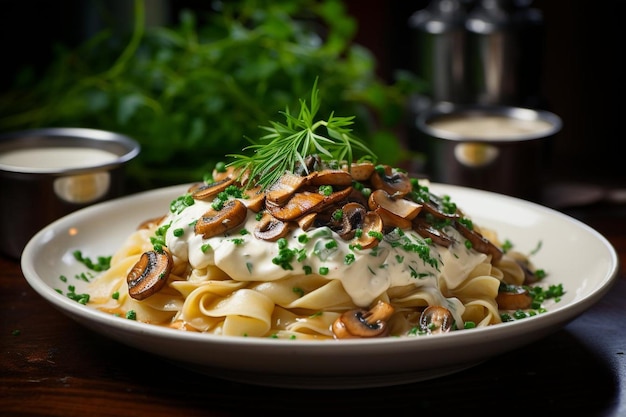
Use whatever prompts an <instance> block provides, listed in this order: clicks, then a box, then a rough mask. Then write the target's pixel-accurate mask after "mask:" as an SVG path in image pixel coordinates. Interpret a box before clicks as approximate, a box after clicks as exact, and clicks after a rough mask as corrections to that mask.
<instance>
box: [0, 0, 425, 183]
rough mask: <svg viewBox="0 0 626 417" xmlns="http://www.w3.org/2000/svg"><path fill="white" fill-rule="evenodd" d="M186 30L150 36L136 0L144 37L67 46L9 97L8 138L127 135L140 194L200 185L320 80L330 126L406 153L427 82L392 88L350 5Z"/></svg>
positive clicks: (335, 1) (264, 13) (260, 12)
mask: <svg viewBox="0 0 626 417" xmlns="http://www.w3.org/2000/svg"><path fill="white" fill-rule="evenodd" d="M213 4H215V5H216V6H217V8H216V9H215V10H213V11H211V12H207V13H205V14H203V15H202V16H199V15H198V14H197V13H195V12H193V11H190V10H184V11H183V12H182V13H181V14H180V17H179V19H178V22H177V23H176V24H173V25H171V26H157V27H149V26H146V25H145V22H144V19H145V14H146V10H145V9H144V8H145V7H146V3H144V1H143V0H135V2H134V23H133V28H132V29H133V30H132V33H118V32H116V31H114V30H111V29H107V30H104V31H102V32H100V33H98V34H96V35H95V36H93V37H91V38H90V39H88V40H87V41H86V42H85V43H84V44H81V45H80V46H79V47H77V48H74V49H69V48H59V49H58V52H57V55H56V56H55V57H54V59H53V62H52V63H51V65H50V66H49V67H48V68H47V69H46V71H45V73H44V74H43V75H37V76H35V73H34V72H33V71H31V70H29V69H28V68H25V69H24V71H22V72H20V74H19V76H18V77H17V79H16V80H15V82H14V84H12V85H11V88H10V89H9V91H7V92H6V93H4V94H3V95H2V96H1V97H0V131H13V130H19V129H26V128H35V127H52V126H78V127H90V128H98V129H106V130H111V131H115V132H120V133H124V134H127V135H129V136H131V137H133V138H134V139H136V140H137V141H138V142H140V144H141V146H142V152H141V155H140V156H139V157H138V158H137V159H136V160H135V161H133V163H132V164H131V165H130V167H129V171H128V173H129V177H130V178H131V181H132V183H133V184H132V185H131V187H132V188H134V189H146V188H152V187H156V186H163V185H169V184H178V183H183V182H189V181H196V180H198V179H200V178H201V177H202V175H203V174H204V173H205V172H206V171H208V170H210V169H211V168H212V167H213V166H214V164H215V163H216V162H218V161H221V160H224V155H226V154H230V153H239V152H241V150H242V148H244V147H246V146H248V145H249V144H250V140H252V141H254V140H255V139H256V138H258V137H259V136H261V135H262V131H261V130H260V126H264V125H267V124H268V122H269V121H271V120H275V119H277V118H279V119H282V116H281V115H280V112H281V111H284V110H285V109H287V108H293V109H294V110H296V111H297V107H298V106H299V99H301V98H306V97H308V96H309V95H310V93H311V89H312V87H313V84H314V82H315V79H316V78H318V80H319V81H318V88H319V90H320V110H319V115H320V117H328V116H329V115H330V114H331V113H332V112H334V114H335V115H336V116H355V124H354V126H353V129H354V132H353V133H354V134H355V135H356V136H357V137H359V138H361V139H362V140H363V141H364V142H365V143H366V144H368V146H369V147H370V148H371V149H372V150H373V151H374V153H376V154H377V155H378V157H379V158H380V159H381V160H384V161H385V162H387V163H390V164H396V163H398V162H399V161H400V160H401V159H402V155H403V154H404V155H405V154H406V150H405V149H403V145H402V141H401V139H399V138H398V135H397V133H396V129H397V127H398V126H399V125H401V124H402V119H403V117H404V114H405V111H406V109H405V107H406V102H407V97H408V96H409V95H410V94H412V93H413V92H416V91H419V89H420V83H419V80H417V79H415V77H413V76H412V75H411V74H410V73H409V72H400V73H398V74H396V76H395V77H394V81H393V82H392V83H389V82H386V81H383V80H381V79H380V78H379V77H378V76H377V74H376V66H377V63H376V60H375V58H374V55H373V54H372V53H371V51H369V50H368V49H367V48H365V47H362V46H359V45H358V44H355V43H354V42H353V38H354V35H355V31H356V29H357V22H356V21H355V20H354V19H353V18H352V17H351V16H350V15H349V14H348V13H347V11H346V9H345V7H344V5H343V3H342V2H341V1H340V0H322V1H314V0H296V1H294V0H279V1H276V0H274V1H269V0H256V1H255V0H238V1H225V2H215V3H213Z"/></svg>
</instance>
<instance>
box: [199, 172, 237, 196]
mask: <svg viewBox="0 0 626 417" xmlns="http://www.w3.org/2000/svg"><path fill="white" fill-rule="evenodd" d="M234 182H235V179H234V178H233V177H225V178H223V179H221V180H219V181H216V182H213V183H211V184H204V183H201V184H197V185H195V186H192V187H191V188H189V192H190V193H191V196H192V197H193V198H194V199H195V200H209V199H211V198H213V197H215V196H216V195H218V194H219V193H221V192H222V191H224V190H225V189H226V188H228V186H230V185H233V184H234Z"/></svg>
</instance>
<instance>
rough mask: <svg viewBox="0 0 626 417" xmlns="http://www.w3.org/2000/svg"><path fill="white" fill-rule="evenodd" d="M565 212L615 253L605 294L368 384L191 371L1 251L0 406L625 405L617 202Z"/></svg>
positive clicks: (334, 411)
mask: <svg viewBox="0 0 626 417" xmlns="http://www.w3.org/2000/svg"><path fill="white" fill-rule="evenodd" d="M565 212H566V213H567V214H569V215H571V216H573V217H576V218H578V219H579V220H582V221H583V222H585V223H587V224H589V225H590V226H591V227H593V228H594V229H596V230H597V231H599V232H600V233H602V234H603V235H604V236H606V237H607V239H608V240H609V241H610V242H611V243H612V244H613V246H614V247H615V248H616V250H617V252H618V254H619V258H620V272H619V276H618V279H617V280H616V283H615V285H614V286H613V287H612V289H611V290H610V292H609V293H608V294H607V295H606V296H605V297H604V298H603V299H602V300H600V301H599V302H598V303H597V304H596V305H594V306H593V307H592V308H591V309H590V310H588V311H587V312H585V313H584V314H583V315H581V316H580V317H578V318H576V319H575V320H574V321H572V322H571V323H569V324H568V325H567V326H565V327H564V328H562V329H561V330H558V331H556V332H555V333H553V334H551V335H550V336H548V337H546V338H545V339H542V340H540V341H538V342H535V343H532V344H530V345H528V346H525V347H523V348H521V349H518V350H515V351H512V352H508V353H505V354H502V355H500V356H497V357H494V358H492V359H490V360H488V361H486V362H483V363H482V364H479V365H477V366H475V367H473V368H470V369H467V370H465V371H462V372H459V373H456V374H453V375H449V376H446V377H442V378H438V379H434V380H430V381H425V382H419V383H413V384H408V385H402V386H394V387H385V388H377V389H370V388H368V389H360V390H335V391H313V390H289V389H279V388H268V387H260V386H253V385H246V384H240V383H235V382H229V381H224V380H219V379H215V378H212V377H210V376H206V375H201V374H196V373H194V372H191V371H189V370H185V369H182V368H180V367H178V366H177V365H175V364H171V363H168V362H167V361H164V360H163V359H160V358H158V357H155V356H152V355H148V354H145V353H143V352H141V351H138V350H136V349H133V348H130V347H127V346H125V345H123V344H120V343H117V342H114V341H112V340H109V339H107V338H104V337H103V336H100V335H98V334H96V333H94V332H92V331H91V330H89V329H88V328H85V327H83V326H81V325H79V324H77V323H75V322H74V321H73V320H71V319H70V318H68V317H66V316H65V315H63V314H61V313H60V312H58V311H57V310H55V309H54V308H53V307H52V306H51V305H49V304H48V303H47V302H46V301H44V300H43V299H42V298H41V297H40V296H38V295H37V294H36V293H35V292H34V291H33V290H32V289H31V288H30V286H29V285H28V283H27V282H26V280H25V279H24V276H23V275H22V272H21V268H20V265H19V262H18V261H17V260H14V259H9V258H6V257H0V321H1V326H0V329H1V333H0V347H1V350H0V416H11V417H13V416H63V417H69V416H81V417H84V416H144V415H146V416H178V415H181V416H196V415H216V416H228V415H247V414H251V413H253V412H254V413H255V414H258V415H270V414H274V415H276V414H278V415H283V414H284V415H298V414H301V413H302V412H305V413H306V414H307V415H315V414H317V413H320V414H321V413H324V414H330V415H339V414H345V413H348V412H349V414H350V415H359V414H360V415H375V414H378V415H380V413H381V412H384V413H385V415H392V414H391V413H394V412H401V413H403V414H404V413H406V415H452V414H456V413H460V412H463V413H470V414H471V415H479V414H478V413H481V414H482V415H499V416H501V415H526V416H529V415H537V416H543V415H568V414H570V413H571V414H574V413H575V414H576V415H584V416H618V415H626V358H625V354H626V320H625V319H626V274H625V273H624V266H623V265H626V207H624V206H617V205H602V204H595V205H589V206H586V207H582V208H576V209H569V210H567V211H565ZM387 413H390V414H387ZM409 413H410V414H409Z"/></svg>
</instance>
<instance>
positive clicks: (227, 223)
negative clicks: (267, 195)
mask: <svg viewBox="0 0 626 417" xmlns="http://www.w3.org/2000/svg"><path fill="white" fill-rule="evenodd" d="M247 214H248V209H247V208H246V206H245V205H244V204H243V203H242V202H241V201H239V200H228V201H227V202H226V203H225V204H224V207H222V209H221V210H215V209H211V210H209V211H207V212H206V213H204V214H203V215H202V216H201V217H200V218H199V219H198V221H197V222H196V225H195V227H194V231H195V232H196V234H198V235H202V237H203V238H204V239H208V238H210V237H213V236H217V235H219V234H222V233H226V232H227V231H229V230H231V229H234V228H235V227H237V226H239V225H240V224H242V223H243V222H244V221H245V220H246V215H247Z"/></svg>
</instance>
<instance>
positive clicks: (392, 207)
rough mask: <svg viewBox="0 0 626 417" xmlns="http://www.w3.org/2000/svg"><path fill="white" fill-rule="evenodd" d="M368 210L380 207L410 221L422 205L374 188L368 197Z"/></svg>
mask: <svg viewBox="0 0 626 417" xmlns="http://www.w3.org/2000/svg"><path fill="white" fill-rule="evenodd" d="M367 203H368V205H369V208H370V210H375V209H376V208H378V207H382V208H384V209H385V210H387V211H388V212H390V213H393V214H395V215H396V216H398V217H401V218H403V219H407V220H408V221H409V223H410V221H411V220H413V219H414V218H415V217H416V216H417V215H418V214H419V212H420V211H421V210H422V205H421V204H417V203H415V202H413V201H410V200H406V199H404V198H394V197H392V196H390V195H389V194H388V193H387V192H386V191H385V190H375V191H374V192H372V194H370V197H369V199H368V202H367ZM407 228H408V226H407Z"/></svg>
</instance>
